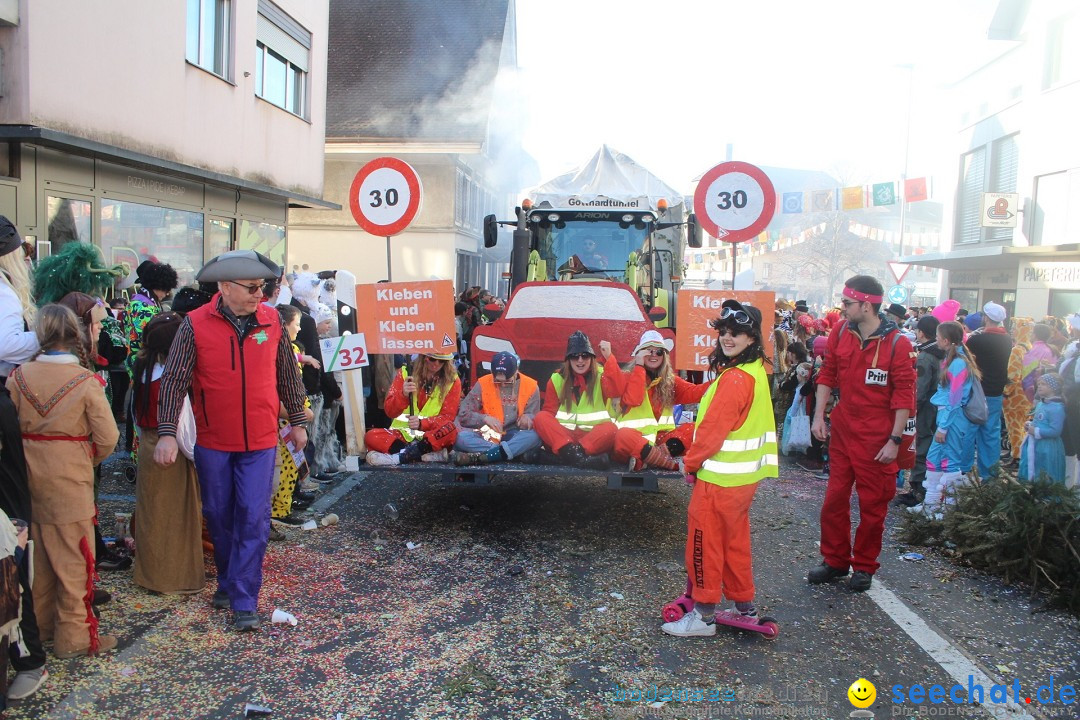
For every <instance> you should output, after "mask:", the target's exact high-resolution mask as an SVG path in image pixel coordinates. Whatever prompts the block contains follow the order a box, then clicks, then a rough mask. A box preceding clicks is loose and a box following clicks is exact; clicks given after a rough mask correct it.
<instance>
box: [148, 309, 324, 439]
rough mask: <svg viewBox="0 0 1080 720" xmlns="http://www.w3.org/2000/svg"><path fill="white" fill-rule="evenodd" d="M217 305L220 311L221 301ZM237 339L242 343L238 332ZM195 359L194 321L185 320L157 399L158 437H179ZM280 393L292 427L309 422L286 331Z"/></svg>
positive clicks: (279, 359)
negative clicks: (177, 433) (179, 427)
mask: <svg viewBox="0 0 1080 720" xmlns="http://www.w3.org/2000/svg"><path fill="white" fill-rule="evenodd" d="M218 303H219V305H218V307H219V309H221V300H220V299H219V300H218ZM233 327H234V328H236V325H235V324H233ZM237 336H238V337H240V339H241V340H243V336H242V335H241V334H240V331H239V329H238V330H237ZM196 360H197V358H196V356H195V331H194V330H193V329H192V327H191V320H190V319H188V318H184V321H183V322H182V323H181V324H180V329H179V330H177V332H176V339H175V340H173V344H172V348H171V349H170V351H169V359H168V360H167V361H166V363H165V372H164V374H163V375H162V378H161V394H160V396H159V398H158V435H162V436H166V437H176V421H177V419H178V418H179V417H180V408H181V407H182V406H183V403H184V395H186V394H187V392H188V390H189V389H190V388H191V376H192V374H193V373H194V372H195V365H196ZM277 390H278V397H280V398H281V402H282V403H283V404H284V405H285V412H287V413H288V414H289V422H290V423H291V424H293V425H303V424H304V423H305V422H307V418H306V417H305V416H304V402H305V400H307V393H306V392H305V391H304V383H303V382H302V381H301V380H300V374H299V373H298V372H296V355H295V354H294V353H293V349H292V343H291V342H290V341H289V334H288V333H287V332H285V329H284V328H282V331H281V340H280V341H279V342H278V351H277Z"/></svg>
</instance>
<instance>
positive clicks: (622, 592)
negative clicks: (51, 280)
mask: <svg viewBox="0 0 1080 720" xmlns="http://www.w3.org/2000/svg"><path fill="white" fill-rule="evenodd" d="M108 470H109V472H108V473H107V477H106V481H105V483H104V485H103V492H104V493H105V495H104V499H103V502H102V516H103V517H106V518H108V517H111V513H112V512H114V511H117V510H125V509H130V507H131V506H133V500H132V499H131V496H132V495H133V493H134V487H133V486H132V485H130V484H128V483H126V482H125V481H124V480H123V478H122V474H121V473H120V472H119V470H120V468H119V465H118V464H117V462H116V461H115V460H114V461H113V462H111V463H110V465H109V467H108ZM781 475H782V477H781V478H780V480H778V481H770V482H766V483H763V484H762V487H761V488H760V490H759V492H758V494H757V497H756V500H755V503H754V507H753V510H752V525H753V543H754V566H755V575H756V583H757V587H758V603H759V606H761V607H762V609H763V611H764V612H765V613H767V614H769V615H771V616H773V617H775V618H776V619H777V621H778V622H779V624H780V626H781V633H780V636H779V638H778V639H776V640H775V641H768V640H766V639H764V638H763V637H762V636H760V635H757V634H753V633H747V632H740V631H738V630H735V629H733V628H727V627H722V628H720V629H719V632H718V634H717V636H716V637H711V638H689V639H683V638H672V637H668V636H666V635H664V634H663V633H661V632H660V630H659V626H660V623H661V620H660V609H661V608H662V606H663V605H664V603H666V602H668V601H669V600H671V599H673V598H675V597H676V596H678V595H679V594H680V593H681V591H682V588H683V584H684V574H683V570H682V547H683V541H684V536H685V508H686V503H687V501H688V498H689V488H688V487H687V486H686V485H685V484H684V483H683V482H682V481H681V480H664V481H662V483H661V490H662V492H661V493H659V494H653V493H634V492H620V491H611V490H608V489H606V487H605V485H604V481H603V479H601V478H581V477H569V478H568V477H559V476H547V477H538V476H529V477H515V478H512V479H506V480H500V479H498V478H497V479H496V482H495V483H494V484H492V485H491V486H486V487H469V486H461V485H443V484H439V483H438V482H437V481H436V480H435V479H434V478H433V477H432V476H430V475H423V474H409V473H403V472H400V471H379V472H364V473H354V474H351V475H342V476H340V477H341V479H340V480H339V482H338V483H337V484H336V485H331V486H329V487H328V492H327V494H326V496H325V497H324V498H323V499H321V500H320V501H319V503H318V504H317V505H318V506H319V508H318V509H319V510H321V511H324V512H325V511H332V512H334V513H336V514H337V515H338V516H339V517H340V523H339V524H338V525H336V526H333V527H330V528H320V529H319V530H317V531H310V532H306V531H301V530H290V531H289V532H288V535H289V537H288V539H287V541H285V542H283V543H275V544H272V546H271V548H270V551H269V553H268V556H267V561H266V565H265V585H264V588H263V595H262V598H261V607H260V611H261V612H262V614H263V616H264V618H266V617H268V616H269V614H270V612H271V611H272V610H273V609H274V608H281V609H284V610H287V611H289V612H291V613H293V614H294V615H296V617H297V618H298V624H297V625H296V626H295V627H291V626H288V625H269V624H267V625H265V626H264V629H263V630H262V631H260V632H257V633H246V634H238V633H235V632H233V631H231V630H230V629H229V628H228V624H227V621H228V615H227V613H222V612H215V611H212V610H211V609H210V607H209V599H210V595H211V593H212V591H213V588H214V585H213V582H212V581H211V583H210V584H209V586H208V588H207V590H206V592H204V593H203V594H202V595H200V596H194V597H190V598H170V597H162V596H154V595H150V594H149V593H146V592H145V591H142V590H140V589H139V588H137V587H135V586H133V585H132V583H131V581H130V577H131V573H130V571H126V572H119V573H103V578H102V585H103V586H104V587H106V588H108V589H109V590H111V591H112V592H113V594H114V596H115V599H114V600H113V602H112V603H110V604H109V605H107V606H105V607H104V608H103V610H104V613H103V618H102V626H103V630H104V631H105V632H112V633H115V634H117V635H119V637H120V640H121V644H120V650H119V652H117V653H112V654H109V655H105V656H102V657H100V658H93V659H82V660H71V661H60V660H57V659H55V658H54V657H52V656H51V655H50V658H49V663H48V667H49V671H50V673H51V677H50V678H49V680H48V682H47V683H46V685H45V686H44V687H43V689H42V690H41V691H40V692H39V693H38V694H37V695H36V696H34V697H33V698H31V699H29V700H27V701H23V702H21V703H18V704H15V705H13V707H12V708H11V709H9V711H8V712H7V714H6V715H5V717H6V718H12V719H15V718H46V717H48V718H76V717H77V718H91V717H93V718H239V717H243V716H244V708H245V704H247V703H255V704H257V705H261V706H265V707H267V708H269V709H270V710H272V712H273V715H272V717H274V718H289V719H292V718H329V719H331V720H336V719H337V718H343V719H344V718H402V719H404V718H537V719H539V718H643V717H660V718H697V717H730V718H758V717H826V718H846V717H849V716H850V714H851V713H852V712H853V711H854V710H855V708H854V707H853V706H852V704H851V703H850V702H849V700H848V696H847V689H848V687H849V686H850V685H851V684H852V682H854V681H855V680H856V679H858V678H865V679H866V680H868V681H870V682H871V683H873V684H874V685H875V686H876V689H877V697H876V701H875V702H874V703H873V704H872V705H871V706H870V707H869V708H868V710H869V712H871V713H873V715H874V716H875V717H877V718H886V717H915V716H932V717H938V716H949V717H995V716H996V717H1024V716H1025V714H1026V715H1028V716H1030V717H1033V718H1074V717H1080V712H1077V710H1076V709H1075V708H1077V707H1080V706H1078V705H1063V704H1061V702H1054V703H1045V702H1044V703H1040V702H1038V699H1037V697H1036V695H1035V693H1036V690H1037V688H1038V686H1040V685H1048V684H1049V683H1050V682H1051V679H1053V682H1054V687H1055V693H1059V692H1060V690H1061V689H1062V686H1063V685H1071V686H1073V687H1077V686H1078V685H1080V632H1078V630H1080V622H1078V620H1077V618H1075V617H1072V616H1068V615H1065V614H1062V613H1059V612H1056V611H1046V612H1038V613H1037V614H1032V612H1031V611H1032V609H1033V608H1039V607H1041V605H1042V598H1041V597H1039V596H1036V597H1035V598H1034V599H1031V598H1029V592H1028V590H1027V589H1026V588H1023V587H1009V586H1005V585H1004V584H1003V583H1002V582H1001V581H1000V580H998V579H996V578H993V577H989V576H986V575H982V574H980V573H977V572H974V571H971V570H966V569H962V568H958V567H956V566H954V565H952V564H951V563H949V562H948V561H947V560H945V559H943V558H941V557H938V556H937V555H935V554H934V552H933V551H931V550H926V549H921V548H909V547H906V546H901V545H898V544H897V542H896V541H895V540H894V539H893V538H894V537H895V534H894V529H895V526H896V524H897V523H898V521H899V512H900V511H899V510H894V511H893V512H892V513H891V514H890V518H889V532H888V535H887V537H886V542H885V547H884V550H883V553H882V555H883V559H882V561H883V567H882V569H881V571H880V572H879V573H878V575H877V577H876V580H875V589H874V591H873V592H871V593H867V594H852V593H849V592H848V591H847V590H846V588H845V587H844V585H843V583H838V584H835V585H828V586H817V587H813V586H809V585H807V584H806V581H805V575H806V571H807V570H808V569H809V568H810V567H812V566H814V565H816V564H817V563H818V562H819V556H818V554H817V547H816V541H817V538H818V523H817V512H818V508H819V504H820V500H821V497H822V494H823V491H824V481H822V480H817V479H815V478H813V477H812V476H811V475H810V474H809V473H807V472H805V471H802V470H799V469H798V468H796V467H795V466H792V465H786V464H785V465H784V466H783V467H782V470H781ZM388 503H392V504H394V505H395V506H396V508H397V511H398V512H397V517H396V519H395V518H393V517H392V514H391V513H388V512H387V511H386V508H385V506H386V505H387V504H388ZM407 543H411V544H412V546H411V547H412V549H409V546H408V545H407ZM911 550H914V551H917V552H922V553H923V554H924V555H925V558H924V559H923V560H920V561H913V562H912V561H904V560H901V559H900V557H901V555H903V554H904V553H906V552H909V551H911ZM208 570H212V567H209V568H208ZM905 628H906V629H905ZM971 673H974V676H973V678H972V680H971V681H970V682H971V683H972V684H973V685H974V684H983V685H985V688H984V692H985V694H986V697H987V698H988V699H989V697H990V690H991V688H990V685H991V684H993V683H1005V684H1008V685H1009V686H1010V688H1011V687H1012V683H1013V682H1014V680H1015V681H1018V682H1019V683H1020V688H1021V689H1020V694H1019V697H1020V703H1021V706H1022V707H1021V706H1016V705H1013V706H1012V707H1011V708H1010V707H1007V706H1005V705H997V706H992V707H990V708H989V709H987V708H980V707H978V706H975V705H969V704H963V705H958V704H955V703H952V702H950V700H949V698H948V696H947V694H946V695H945V697H944V702H941V703H939V704H933V703H931V702H929V701H928V700H923V701H922V702H921V703H913V702H911V700H910V699H909V698H908V697H907V693H908V690H909V689H911V688H912V686H914V685H921V686H923V687H924V688H926V687H928V686H930V685H934V684H940V685H942V686H944V688H945V689H946V693H947V691H948V688H949V687H950V686H952V685H954V684H955V683H957V682H961V684H962V685H963V686H964V689H963V691H962V692H961V693H960V695H961V696H966V694H967V685H968V683H969V680H968V675H969V674H971ZM961 679H962V681H961ZM894 686H901V688H902V690H903V692H904V699H905V702H903V703H896V702H894V697H895V694H894V691H893V690H892V688H894ZM1078 689H1080V688H1078ZM1012 692H1013V691H1012V689H1010V690H1009V693H1010V697H1009V699H1010V700H1011V699H1012ZM665 693H670V695H665ZM664 697H670V698H671V699H670V700H667V701H662V700H661V699H660V698H664ZM1027 697H1031V698H1032V700H1033V702H1032V703H1030V704H1029V703H1026V702H1025V701H1024V700H1025V698H1027ZM1044 697H1045V691H1044ZM1056 697H1057V696H1056ZM642 698H644V699H642ZM654 698H655V699H654ZM1057 699H1058V700H1060V698H1057ZM856 717H857V716H856Z"/></svg>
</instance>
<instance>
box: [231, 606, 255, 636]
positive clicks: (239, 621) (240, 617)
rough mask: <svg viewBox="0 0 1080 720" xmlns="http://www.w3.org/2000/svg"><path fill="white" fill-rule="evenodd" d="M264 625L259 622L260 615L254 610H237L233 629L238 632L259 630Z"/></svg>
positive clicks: (234, 615)
mask: <svg viewBox="0 0 1080 720" xmlns="http://www.w3.org/2000/svg"><path fill="white" fill-rule="evenodd" d="M260 625H262V623H261V622H259V614H258V613H257V612H254V611H252V610H237V611H236V612H234V613H233V629H235V630H236V631H237V632H244V631H245V630H258V629H259V626H260Z"/></svg>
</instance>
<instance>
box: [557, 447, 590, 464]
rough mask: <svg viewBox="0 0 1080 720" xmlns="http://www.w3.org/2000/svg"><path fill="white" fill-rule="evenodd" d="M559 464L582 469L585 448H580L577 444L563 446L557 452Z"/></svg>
mask: <svg viewBox="0 0 1080 720" xmlns="http://www.w3.org/2000/svg"><path fill="white" fill-rule="evenodd" d="M558 455H559V462H560V463H561V464H563V465H570V466H572V467H584V466H585V459H586V455H585V448H583V447H581V446H580V445H578V444H577V443H567V444H566V445H563V447H562V449H561V450H559V453H558Z"/></svg>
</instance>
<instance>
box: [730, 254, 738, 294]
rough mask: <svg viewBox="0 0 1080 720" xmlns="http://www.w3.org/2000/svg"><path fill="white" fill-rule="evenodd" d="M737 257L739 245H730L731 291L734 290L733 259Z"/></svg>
mask: <svg viewBox="0 0 1080 720" xmlns="http://www.w3.org/2000/svg"><path fill="white" fill-rule="evenodd" d="M738 255H739V243H731V289H732V291H734V290H735V259H736V258H737V257H738Z"/></svg>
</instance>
